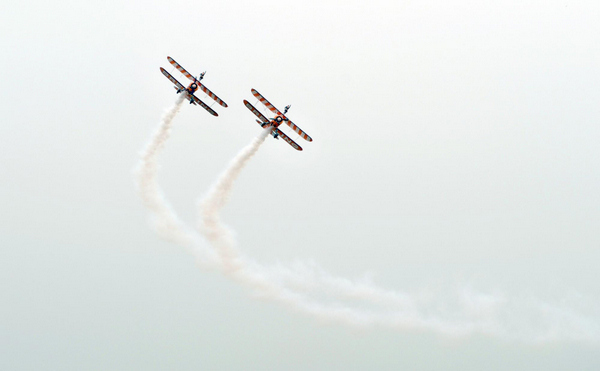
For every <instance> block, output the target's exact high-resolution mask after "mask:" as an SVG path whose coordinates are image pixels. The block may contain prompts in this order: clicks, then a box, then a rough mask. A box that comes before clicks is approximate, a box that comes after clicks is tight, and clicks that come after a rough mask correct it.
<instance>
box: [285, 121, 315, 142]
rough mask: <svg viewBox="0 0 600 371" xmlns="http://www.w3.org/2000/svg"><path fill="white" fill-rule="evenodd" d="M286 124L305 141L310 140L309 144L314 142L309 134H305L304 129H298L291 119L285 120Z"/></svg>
mask: <svg viewBox="0 0 600 371" xmlns="http://www.w3.org/2000/svg"><path fill="white" fill-rule="evenodd" d="M285 123H286V124H288V126H289V127H291V128H292V130H294V131H295V132H296V133H298V134H299V135H300V136H301V137H302V138H304V139H305V140H308V141H309V142H312V138H311V137H310V136H309V135H308V134H306V133H305V132H303V131H302V129H300V128H299V127H297V126H296V124H294V123H293V122H292V121H291V120H290V119H287V120H285Z"/></svg>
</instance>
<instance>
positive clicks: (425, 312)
mask: <svg viewBox="0 0 600 371" xmlns="http://www.w3.org/2000/svg"><path fill="white" fill-rule="evenodd" d="M268 133H269V129H265V130H264V131H263V132H262V133H261V134H260V135H259V136H258V137H257V138H255V139H254V140H253V141H252V142H251V143H250V144H249V145H248V146H247V147H245V148H244V149H242V150H241V151H240V153H239V154H238V155H237V156H235V157H234V158H233V159H232V160H231V162H230V163H229V166H228V167H227V168H226V170H225V171H224V172H223V173H222V174H221V176H220V177H219V178H218V180H217V182H216V183H215V184H214V185H213V187H212V188H211V189H210V190H209V192H208V193H207V195H206V196H205V198H204V199H202V200H201V201H200V202H199V211H200V223H199V230H200V232H201V233H202V234H203V235H204V236H205V237H206V238H207V239H208V240H209V242H210V243H211V244H212V245H213V246H214V247H215V248H216V252H217V254H218V255H219V258H220V268H221V270H222V271H223V273H224V274H226V275H227V276H229V277H231V278H233V279H235V280H237V281H239V282H241V283H243V284H245V285H247V286H249V287H251V288H252V289H253V290H254V291H255V293H256V294H257V295H259V296H260V297H263V298H266V299H269V300H274V301H278V302H280V303H283V304H285V305H288V306H289V307H291V308H292V309H294V310H297V311H300V312H303V313H305V314H308V315H312V316H315V317H317V318H319V319H323V320H330V321H336V322H341V323H345V324H348V325H354V326H372V325H376V326H382V327H387V328H398V329H428V330H432V331H435V332H437V333H443V334H447V335H454V336H462V335H468V334H473V333H480V334H488V335H494V336H498V337H503V338H508V339H518V340H521V341H527V342H544V341H552V340H579V341H588V342H598V341H599V340H600V328H599V327H598V325H597V322H596V321H594V320H593V319H592V318H591V317H585V316H582V315H580V314H578V313H575V312H574V311H573V310H571V309H570V308H569V307H568V306H564V305H549V304H547V303H543V302H540V301H535V300H531V299H530V300H517V299H514V298H512V299H510V300H509V299H507V298H506V297H504V296H502V295H490V294H481V293H476V292H474V291H473V290H470V289H464V288H463V289H459V290H458V291H456V292H454V293H452V294H451V295H448V294H447V293H446V294H443V295H440V293H432V294H430V295H423V294H421V295H418V294H417V295H415V294H408V293H402V292H397V291H392V290H386V289H383V288H380V287H377V286H376V285H374V284H372V283H370V282H368V281H366V280H362V281H351V280H348V279H346V278H340V277H335V276H332V275H330V274H329V273H327V272H326V271H324V270H322V269H320V268H318V267H317V266H315V265H312V266H308V265H305V264H296V265H295V266H294V267H293V268H289V267H286V266H282V265H278V266H275V267H266V266H263V265H261V264H259V263H257V262H255V261H253V260H251V259H249V258H247V257H244V256H243V255H242V254H241V253H240V252H239V251H238V249H237V248H236V243H235V239H234V237H233V234H232V232H231V231H230V230H229V229H228V228H227V227H226V226H225V225H223V224H222V223H221V221H220V218H219V212H220V210H221V209H222V208H223V206H224V205H225V204H226V202H227V200H228V198H229V194H230V192H231V190H232V187H233V184H234V182H235V180H236V178H237V176H238V175H239V174H240V172H241V171H242V169H243V168H244V166H245V165H246V164H247V162H248V161H249V160H250V159H251V158H252V156H254V154H255V153H256V151H257V150H258V148H259V147H260V145H261V144H262V142H263V141H264V139H265V137H266V136H267V135H268ZM319 294H321V296H324V298H323V297H318V295H319ZM349 299H351V300H362V301H364V302H365V303H367V304H369V305H371V306H373V305H375V306H378V309H377V310H373V309H372V308H362V307H360V306H358V305H356V303H353V304H355V305H350V304H349V303H348V302H347V300H349ZM363 306H364V305H363Z"/></svg>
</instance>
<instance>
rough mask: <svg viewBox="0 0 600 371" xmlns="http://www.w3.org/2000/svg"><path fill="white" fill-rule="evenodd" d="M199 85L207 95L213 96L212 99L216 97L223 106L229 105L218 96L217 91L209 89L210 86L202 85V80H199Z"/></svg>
mask: <svg viewBox="0 0 600 371" xmlns="http://www.w3.org/2000/svg"><path fill="white" fill-rule="evenodd" d="M198 86H199V87H200V90H202V91H203V92H205V93H206V95H208V96H209V97H211V98H212V99H214V100H215V101H216V102H217V103H219V104H220V105H222V106H223V107H227V103H225V102H223V101H222V100H221V98H219V97H217V95H216V94H215V93H213V92H212V91H210V90H208V88H207V87H206V86H204V85H202V84H201V83H200V82H198Z"/></svg>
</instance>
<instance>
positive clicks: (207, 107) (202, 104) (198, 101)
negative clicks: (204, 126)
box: [190, 94, 219, 116]
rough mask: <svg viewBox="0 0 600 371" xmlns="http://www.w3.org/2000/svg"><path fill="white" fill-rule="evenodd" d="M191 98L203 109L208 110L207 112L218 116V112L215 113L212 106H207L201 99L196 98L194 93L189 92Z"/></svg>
mask: <svg viewBox="0 0 600 371" xmlns="http://www.w3.org/2000/svg"><path fill="white" fill-rule="evenodd" d="M190 95H191V97H192V99H193V100H194V103H196V104H199V105H200V106H202V108H204V109H205V110H207V111H208V113H210V114H211V115H213V116H219V114H218V113H216V112H215V111H213V109H212V108H210V107H209V106H207V105H206V104H205V103H204V102H203V101H201V100H200V99H198V97H197V96H195V95H194V94H190Z"/></svg>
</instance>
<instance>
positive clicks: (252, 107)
mask: <svg viewBox="0 0 600 371" xmlns="http://www.w3.org/2000/svg"><path fill="white" fill-rule="evenodd" d="M244 105H245V106H246V108H248V109H249V110H250V111H252V113H253V114H255V115H256V117H258V119H259V120H261V122H269V120H268V119H267V118H266V117H265V116H263V114H262V113H260V112H258V110H257V109H256V108H254V106H253V105H251V104H250V102H248V101H247V100H245V99H244Z"/></svg>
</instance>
